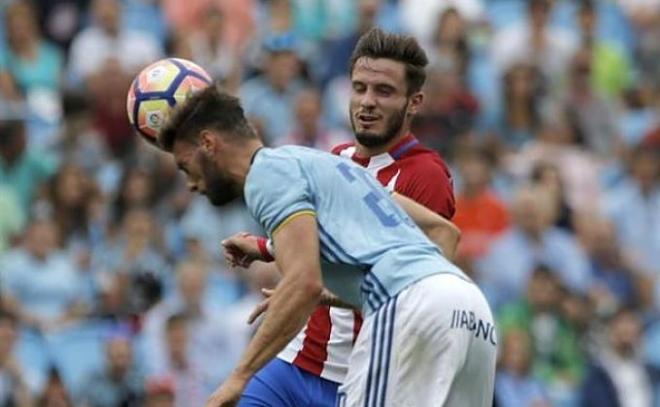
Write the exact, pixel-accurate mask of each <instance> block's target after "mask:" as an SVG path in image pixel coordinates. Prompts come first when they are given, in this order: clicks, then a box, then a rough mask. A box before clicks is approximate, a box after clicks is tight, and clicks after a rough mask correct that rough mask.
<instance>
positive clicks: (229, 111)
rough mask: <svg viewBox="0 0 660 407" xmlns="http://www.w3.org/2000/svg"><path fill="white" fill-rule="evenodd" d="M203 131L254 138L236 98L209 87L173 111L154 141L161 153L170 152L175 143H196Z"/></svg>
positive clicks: (216, 88)
mask: <svg viewBox="0 0 660 407" xmlns="http://www.w3.org/2000/svg"><path fill="white" fill-rule="evenodd" d="M204 129H213V130H217V131H222V132H225V133H226V134H227V135H230V136H232V137H235V138H236V139H254V138H257V135H256V133H255V132H254V130H253V128H252V127H251V126H250V124H249V123H248V121H247V119H246V118H245V114H244V113H243V108H242V107H241V103H240V101H239V99H238V98H237V97H234V96H232V95H230V94H228V93H226V92H223V91H221V90H220V89H219V88H218V87H217V86H209V87H208V88H206V89H204V90H202V91H200V92H198V93H196V94H194V95H192V96H191V97H190V98H189V99H188V100H186V102H185V103H183V104H182V105H181V106H179V107H177V108H175V109H174V111H173V112H172V115H171V116H170V118H169V120H168V121H167V123H166V124H165V126H164V127H163V129H162V130H161V132H160V136H159V140H158V141H159V143H160V145H161V147H162V148H163V149H164V150H165V151H172V149H173V148H174V143H175V142H176V141H177V140H186V141H188V142H190V143H193V144H196V143H197V140H196V137H197V135H198V134H199V132H200V131H202V130H204Z"/></svg>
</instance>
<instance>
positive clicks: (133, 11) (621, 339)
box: [0, 0, 660, 407]
mask: <svg viewBox="0 0 660 407" xmlns="http://www.w3.org/2000/svg"><path fill="white" fill-rule="evenodd" d="M375 25H378V26H380V27H383V28H384V29H386V30H388V31H394V32H404V33H410V34H413V35H415V36H416V37H417V38H418V39H419V41H420V42H421V43H422V44H423V46H424V47H425V49H426V51H427V53H428V56H429V59H430V61H431V63H430V66H429V67H428V80H427V84H426V89H425V91H426V95H427V99H426V103H425V106H424V109H423V111H422V113H421V114H420V115H419V116H418V117H417V118H416V120H415V123H414V126H413V127H414V133H415V134H416V135H417V136H418V138H419V139H420V140H421V141H423V143H425V144H426V145H428V146H430V147H432V148H434V149H436V150H438V151H439V152H440V153H441V154H442V156H443V157H444V159H445V160H446V161H447V162H448V163H449V165H450V166H451V168H452V173H453V176H454V182H455V191H456V196H457V214H456V217H455V218H454V221H455V222H456V223H457V225H458V226H459V227H460V228H461V229H462V231H463V238H462V243H461V246H460V249H459V252H460V253H459V259H458V262H459V263H460V264H461V266H462V267H464V269H465V270H467V272H468V273H469V274H470V275H471V276H472V277H473V278H474V279H476V281H477V282H478V283H479V285H480V286H481V287H482V289H483V290H484V292H485V293H486V294H487V297H488V299H489V300H490V303H491V305H492V306H493V309H494V311H495V313H496V315H497V320H498V322H499V345H500V353H501V358H500V364H499V371H498V376H497V382H496V404H497V405H498V406H523V407H524V406H534V407H542V406H579V405H582V406H639V407H643V406H653V405H655V406H660V398H659V397H660V313H659V310H660V0H594V1H578V0H554V1H551V0H460V1H459V0H398V1H397V0H240V1H231V0H185V1H183V0H33V1H26V0H15V1H8V0H0V293H1V297H0V298H1V307H0V406H13V405H18V406H25V405H28V406H29V405H44V406H67V405H76V406H77V405H81V406H137V405H148V406H156V405H173V404H175V405H178V406H193V405H202V403H203V400H205V399H206V397H207V395H208V394H209V393H210V391H211V390H212V389H213V388H214V387H215V386H216V385H217V384H218V383H219V382H220V381H221V380H222V379H223V378H224V377H225V376H226V375H227V373H228V372H229V370H230V369H231V367H232V366H233V364H234V363H235V362H236V360H237V358H238V356H239V355H240V353H241V350H242V349H243V347H244V346H245V344H246V342H247V341H248V340H249V337H250V335H251V334H252V332H253V329H254V328H252V327H250V326H248V325H247V324H246V322H245V321H246V319H247V315H248V314H249V313H250V311H251V310H252V307H253V306H254V305H255V304H256V303H257V302H258V301H259V299H260V295H259V292H258V287H261V286H269V285H272V284H274V280H273V276H271V275H268V274H265V273H263V272H260V271H259V270H251V271H250V273H247V272H244V271H241V270H238V271H231V270H228V269H227V268H226V265H225V264H224V262H223V260H222V258H221V254H220V248H219V245H220V240H221V238H223V237H225V236H228V235H230V234H232V233H234V232H238V231H244V230H245V231H250V232H253V233H260V230H259V226H258V225H256V224H255V223H254V222H253V221H252V220H251V219H250V217H249V216H248V214H247V213H246V211H245V210H244V208H243V207H242V205H241V204H240V203H238V204H236V205H233V206H229V207H225V208H221V209H217V208H212V207H211V206H210V205H209V204H208V203H207V201H206V198H204V197H197V196H193V195H191V194H190V193H189V192H188V191H187V190H186V188H185V185H184V183H183V180H182V177H181V176H180V175H178V174H177V171H176V168H175V166H174V165H173V163H172V161H171V160H170V159H169V158H168V157H167V156H164V155H162V154H160V153H158V152H157V151H156V150H155V149H153V148H151V147H149V146H148V145H147V144H146V143H144V142H142V141H141V140H139V139H138V138H137V137H136V136H135V135H134V134H133V133H132V131H131V129H130V128H129V123H128V120H127V118H126V112H125V109H126V107H125V103H126V93H127V89H128V86H129V83H130V81H131V80H132V78H133V77H134V75H135V74H136V73H137V72H138V71H139V70H140V69H141V68H142V67H144V66H145V65H146V64H148V63H150V62H152V61H154V60H157V59H159V58H161V57H163V56H178V57H183V58H187V59H191V60H194V61H195V62H197V63H198V64H200V65H201V66H202V67H204V68H205V69H206V70H207V71H208V72H210V73H211V74H212V76H213V77H214V79H216V80H217V81H219V82H220V83H222V84H223V85H224V86H225V87H226V88H227V89H229V90H230V91H231V92H234V93H236V94H238V95H240V96H241V97H242V101H243V104H244V108H245V109H246V112H247V113H248V115H249V118H250V120H251V121H252V122H253V123H254V124H255V126H257V127H258V128H259V129H260V131H261V134H262V136H263V138H264V140H265V141H266V142H267V143H268V144H269V145H281V144H291V143H295V144H302V145H307V146H312V147H317V148H320V149H325V150H328V149H329V148H330V147H331V146H332V145H334V144H336V143H339V142H342V141H346V140H351V133H350V125H349V121H348V115H347V112H348V94H349V91H350V83H349V79H348V76H347V69H348V59H349V56H350V53H351V51H352V49H353V47H354V45H355V43H356V41H357V38H358V37H359V35H360V34H361V33H363V32H364V31H365V30H367V29H368V28H370V27H372V26H375Z"/></svg>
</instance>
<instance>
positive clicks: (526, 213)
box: [477, 186, 591, 308]
mask: <svg viewBox="0 0 660 407" xmlns="http://www.w3.org/2000/svg"><path fill="white" fill-rule="evenodd" d="M555 216H556V208H555V205H554V204H553V201H552V199H551V196H550V195H549V194H548V192H547V191H545V190H544V189H543V188H542V187H538V186H536V187H534V186H524V187H522V188H521V189H520V190H519V191H518V194H517V196H516V197H515V201H514V203H513V220H514V225H513V226H512V228H511V229H510V230H509V231H508V232H505V233H503V234H502V235H501V237H499V238H498V239H497V240H496V241H494V242H493V244H492V245H491V246H490V250H489V252H488V253H487V254H486V255H485V256H484V258H483V259H481V260H480V261H479V262H478V263H477V270H478V275H477V280H478V281H479V283H480V285H481V287H482V289H483V290H484V292H485V293H486V296H487V297H488V299H489V300H490V303H491V305H492V306H495V307H496V308H497V307H499V306H500V305H502V304H503V303H504V301H506V300H508V299H511V298H519V297H520V296H521V295H522V293H523V292H524V289H525V287H526V286H527V283H528V281H529V278H530V276H531V274H532V271H533V268H534V266H535V265H536V264H546V265H548V266H549V267H550V268H551V269H552V270H555V271H556V272H557V273H558V277H559V279H560V280H561V282H562V284H564V285H566V286H567V287H568V288H569V289H571V290H575V291H576V292H579V293H583V294H584V293H586V292H587V291H588V290H589V288H590V284H591V281H590V279H591V272H590V270H589V262H588V261H587V257H586V255H585V253H584V251H583V250H582V248H581V247H580V245H579V244H578V242H577V240H576V239H575V237H574V236H573V235H571V234H570V233H567V232H566V231H564V230H562V229H559V228H557V227H556V226H552V224H553V223H554V219H555ZM512 253H515V255H512Z"/></svg>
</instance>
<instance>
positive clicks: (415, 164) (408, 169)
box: [395, 153, 456, 219]
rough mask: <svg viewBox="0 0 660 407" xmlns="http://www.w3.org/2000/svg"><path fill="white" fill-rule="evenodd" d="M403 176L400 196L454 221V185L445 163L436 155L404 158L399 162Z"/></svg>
mask: <svg viewBox="0 0 660 407" xmlns="http://www.w3.org/2000/svg"><path fill="white" fill-rule="evenodd" d="M398 163H399V168H400V169H401V173H400V175H399V178H398V179H397V181H396V186H395V189H396V192H398V193H400V194H402V195H405V196H407V197H409V198H411V199H413V200H415V201H417V202H418V203H420V204H422V205H424V206H426V207H427V208H429V209H431V210H432V211H433V212H435V213H437V214H439V215H442V216H443V217H445V218H446V219H451V218H452V217H453V216H454V212H456V202H455V200H454V184H453V180H452V178H451V173H450V172H449V168H447V165H446V164H445V162H444V161H443V160H442V159H441V158H440V157H439V156H438V155H437V154H435V153H427V154H420V155H415V156H412V157H409V158H404V159H402V160H400V161H399V162H398Z"/></svg>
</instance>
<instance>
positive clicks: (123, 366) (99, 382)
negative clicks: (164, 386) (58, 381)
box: [82, 334, 145, 407]
mask: <svg viewBox="0 0 660 407" xmlns="http://www.w3.org/2000/svg"><path fill="white" fill-rule="evenodd" d="M105 353H106V363H107V366H106V367H105V369H104V370H103V371H100V372H96V373H95V374H93V375H92V376H91V377H89V378H88V379H87V381H86V383H85V385H84V387H83V396H82V402H83V404H84V405H85V406H88V407H115V406H127V407H133V406H141V405H142V403H143V402H144V392H145V381H144V377H143V375H142V374H141V373H140V372H139V371H138V369H137V367H136V366H135V363H134V359H133V346H132V344H131V340H130V338H128V337H126V336H122V335H120V334H115V335H113V336H112V337H111V338H109V339H108V340H107V341H106V344H105Z"/></svg>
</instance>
